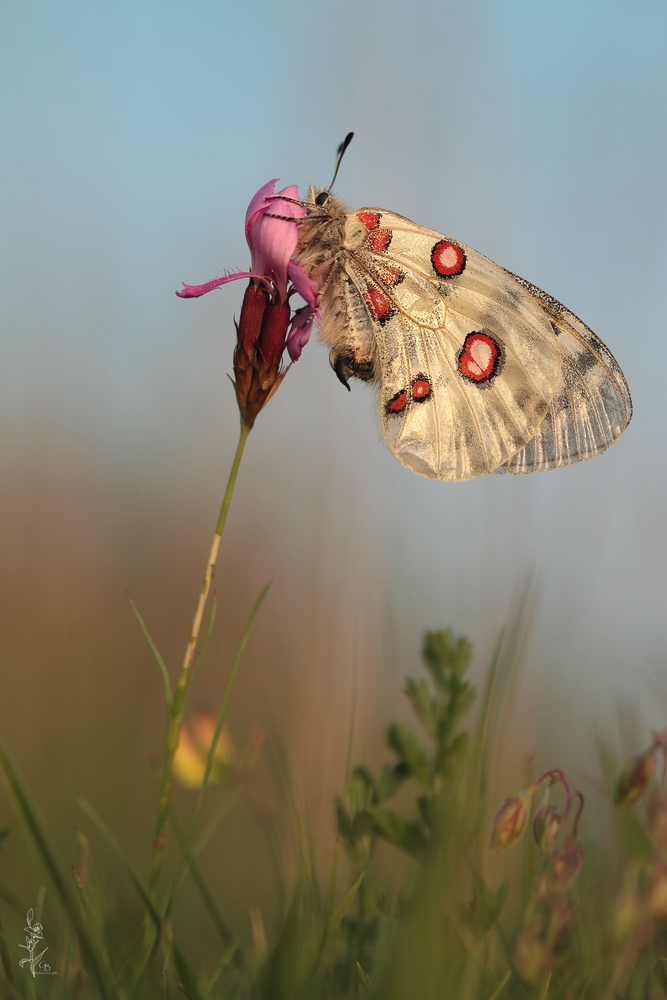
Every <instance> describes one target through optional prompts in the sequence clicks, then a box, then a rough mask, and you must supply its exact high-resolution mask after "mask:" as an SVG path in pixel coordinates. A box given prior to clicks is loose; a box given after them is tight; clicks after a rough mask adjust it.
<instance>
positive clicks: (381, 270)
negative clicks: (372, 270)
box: [377, 264, 405, 288]
mask: <svg viewBox="0 0 667 1000" xmlns="http://www.w3.org/2000/svg"><path fill="white" fill-rule="evenodd" d="M377 273H378V277H379V278H380V281H382V282H383V283H384V284H385V285H389V286H390V287H391V288H393V287H394V285H398V283H399V282H400V281H403V278H404V277H405V274H404V273H403V271H401V269H400V267H392V266H391V264H382V266H381V267H378V271H377Z"/></svg>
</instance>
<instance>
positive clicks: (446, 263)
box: [431, 240, 466, 278]
mask: <svg viewBox="0 0 667 1000" xmlns="http://www.w3.org/2000/svg"><path fill="white" fill-rule="evenodd" d="M431 263H432V264H433V270H434V271H435V273H436V274H439V275H440V277H442V278H453V277H454V276H455V275H457V274H460V273H461V271H463V269H464V267H465V266H466V255H465V254H464V252H463V250H462V249H461V247H458V246H457V245H456V243H450V242H449V240H440V242H439V243H436V244H435V246H434V247H433V249H432V250H431Z"/></svg>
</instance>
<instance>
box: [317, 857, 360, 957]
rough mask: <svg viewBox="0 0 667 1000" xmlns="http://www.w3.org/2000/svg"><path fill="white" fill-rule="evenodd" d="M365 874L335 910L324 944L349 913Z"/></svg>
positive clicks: (327, 928)
mask: <svg viewBox="0 0 667 1000" xmlns="http://www.w3.org/2000/svg"><path fill="white" fill-rule="evenodd" d="M365 874H366V872H362V873H361V875H360V876H359V878H358V879H357V881H356V882H355V883H354V885H353V886H352V888H351V889H350V891H349V892H348V893H347V895H346V896H345V898H344V899H343V902H342V903H340V904H339V905H338V906H337V907H336V909H335V910H334V912H333V915H332V917H331V920H330V921H329V923H328V925H327V927H326V928H325V933H324V942H326V940H327V938H329V937H331V935H332V934H333V933H334V931H337V930H338V928H339V926H340V924H341V921H342V919H343V917H344V916H345V914H346V913H347V911H348V910H349V909H350V907H351V906H352V903H353V902H354V897H355V896H356V895H357V893H358V892H359V886H360V885H361V883H362V882H363V880H364V875H365Z"/></svg>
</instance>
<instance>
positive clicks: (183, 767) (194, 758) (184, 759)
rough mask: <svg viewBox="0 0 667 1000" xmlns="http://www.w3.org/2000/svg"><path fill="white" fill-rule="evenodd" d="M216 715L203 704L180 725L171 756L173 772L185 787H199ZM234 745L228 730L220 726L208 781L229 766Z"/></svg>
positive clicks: (213, 780) (211, 740)
mask: <svg viewBox="0 0 667 1000" xmlns="http://www.w3.org/2000/svg"><path fill="white" fill-rule="evenodd" d="M216 721H217V716H216V714H215V712H213V711H211V710H210V709H207V708H203V709H200V710H199V711H197V712H196V713H195V716H194V718H193V719H192V721H191V723H190V725H184V726H182V727H181V733H180V737H179V741H178V748H177V750H176V754H175V756H174V775H175V777H176V779H177V780H178V781H179V782H180V783H181V785H185V787H186V788H199V787H200V786H201V783H202V781H203V779H204V774H205V772H206V761H207V759H208V754H209V750H210V749H211V744H212V743H213V737H214V736H215V725H216ZM233 763H234V747H233V744H232V738H231V736H230V734H229V730H228V729H227V728H226V726H223V727H222V729H221V730H220V735H219V736H218V742H217V744H216V748H215V753H214V755H213V766H212V768H211V774H210V778H209V780H210V782H211V783H212V784H213V783H215V782H217V781H220V780H221V779H222V778H223V777H224V776H225V774H227V773H228V772H229V771H230V770H231V769H232V767H233Z"/></svg>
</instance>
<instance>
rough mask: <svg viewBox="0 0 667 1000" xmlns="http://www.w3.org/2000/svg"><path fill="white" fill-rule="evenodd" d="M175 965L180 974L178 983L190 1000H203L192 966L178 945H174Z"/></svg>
mask: <svg viewBox="0 0 667 1000" xmlns="http://www.w3.org/2000/svg"><path fill="white" fill-rule="evenodd" d="M174 965H175V966H176V972H177V973H178V978H177V980H176V982H177V983H178V985H179V987H180V988H181V990H182V991H183V993H185V995H186V997H187V998H188V1000H202V995H201V993H200V992H199V987H198V986H197V980H196V979H195V977H194V975H193V973H192V970H191V969H190V966H189V965H188V963H187V962H186V961H185V956H184V955H183V952H182V951H181V950H180V948H179V947H178V945H177V944H175V943H174Z"/></svg>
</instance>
